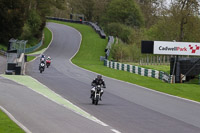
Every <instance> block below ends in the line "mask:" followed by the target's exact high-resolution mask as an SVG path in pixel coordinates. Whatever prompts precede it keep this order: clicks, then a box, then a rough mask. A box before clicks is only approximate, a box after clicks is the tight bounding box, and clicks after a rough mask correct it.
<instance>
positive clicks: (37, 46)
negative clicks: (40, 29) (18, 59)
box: [25, 39, 43, 53]
mask: <svg viewBox="0 0 200 133" xmlns="http://www.w3.org/2000/svg"><path fill="white" fill-rule="evenodd" d="M42 43H43V39H42V40H41V41H40V42H39V43H38V44H37V45H35V46H33V47H30V48H26V49H25V53H30V52H33V51H35V50H36V49H38V48H39V47H40V46H41V45H42Z"/></svg>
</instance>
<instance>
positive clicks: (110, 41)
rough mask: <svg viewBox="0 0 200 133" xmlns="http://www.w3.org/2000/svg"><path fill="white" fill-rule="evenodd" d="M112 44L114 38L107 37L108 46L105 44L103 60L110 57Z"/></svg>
mask: <svg viewBox="0 0 200 133" xmlns="http://www.w3.org/2000/svg"><path fill="white" fill-rule="evenodd" d="M113 44H114V37H113V36H109V37H108V44H107V46H106V49H105V52H106V55H105V58H106V59H108V57H109V55H110V49H111V47H112V45H113Z"/></svg>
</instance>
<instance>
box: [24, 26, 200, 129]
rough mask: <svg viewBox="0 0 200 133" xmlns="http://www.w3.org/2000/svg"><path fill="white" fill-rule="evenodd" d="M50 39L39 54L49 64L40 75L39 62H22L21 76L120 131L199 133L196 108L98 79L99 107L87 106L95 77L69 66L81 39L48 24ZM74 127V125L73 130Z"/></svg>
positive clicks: (199, 107) (199, 106)
mask: <svg viewBox="0 0 200 133" xmlns="http://www.w3.org/2000/svg"><path fill="white" fill-rule="evenodd" d="M47 27H48V28H49V29H50V30H51V31H52V32H53V41H52V44H51V45H50V47H49V48H48V50H47V51H46V52H45V53H44V54H45V55H46V56H48V55H49V56H51V57H52V64H51V66H50V67H49V68H46V69H45V71H44V73H42V74H40V73H39V70H38V65H39V59H36V60H35V61H33V62H30V63H28V64H27V67H26V74H28V75H30V76H32V77H34V78H36V79H37V80H39V81H40V82H41V83H43V84H44V85H46V86H47V87H49V88H50V89H52V90H53V91H55V92H56V93H58V94H59V95H61V96H63V97H64V98H66V99H68V100H69V101H71V102H72V103H74V104H75V105H77V106H79V107H80V108H82V109H83V110H85V111H86V112H88V113H90V114H91V115H93V116H95V117H96V118H98V119H100V120H101V121H103V122H104V123H106V124H108V125H109V126H111V127H112V128H114V129H116V130H118V131H120V132H124V133H199V132H200V111H199V110H200V104H199V103H195V102H191V101H188V100H184V99H180V98H176V97H172V96H168V95H165V94H162V93H158V92H155V91H151V90H148V89H146V88H143V87H140V86H137V85H133V84H129V83H125V82H121V81H118V80H114V79H111V78H107V77H103V78H104V80H105V82H106V85H107V88H106V89H105V90H104V95H103V97H102V101H101V102H100V103H99V105H98V106H95V105H92V104H91V100H90V99H89V96H90V89H91V86H90V84H91V81H92V80H93V79H94V78H95V77H96V75H97V74H95V73H92V72H89V71H86V70H83V69H81V68H79V67H77V66H75V65H73V64H72V63H71V62H70V58H71V57H72V56H73V55H74V54H75V53H76V52H77V51H78V49H79V45H80V41H81V36H80V34H79V32H77V31H76V30H75V29H73V28H70V27H68V26H65V25H60V24H55V23H48V25H47ZM77 128H78V127H77Z"/></svg>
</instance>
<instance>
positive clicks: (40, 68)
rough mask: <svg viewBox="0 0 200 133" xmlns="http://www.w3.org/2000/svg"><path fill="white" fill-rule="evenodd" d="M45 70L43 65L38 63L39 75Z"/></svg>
mask: <svg viewBox="0 0 200 133" xmlns="http://www.w3.org/2000/svg"><path fill="white" fill-rule="evenodd" d="M44 69H45V64H44V63H43V62H41V63H40V66H39V70H40V73H42V72H43V71H44Z"/></svg>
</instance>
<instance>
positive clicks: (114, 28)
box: [105, 23, 132, 43]
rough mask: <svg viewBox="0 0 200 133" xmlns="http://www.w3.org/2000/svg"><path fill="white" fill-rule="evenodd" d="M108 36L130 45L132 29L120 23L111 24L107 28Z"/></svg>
mask: <svg viewBox="0 0 200 133" xmlns="http://www.w3.org/2000/svg"><path fill="white" fill-rule="evenodd" d="M105 31H106V33H107V34H109V35H112V36H115V37H118V38H120V39H121V40H122V41H123V42H125V43H130V40H129V39H130V35H131V34H132V28H131V27H128V26H126V25H123V24H120V23H110V24H108V25H107V26H106V27H105Z"/></svg>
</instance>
